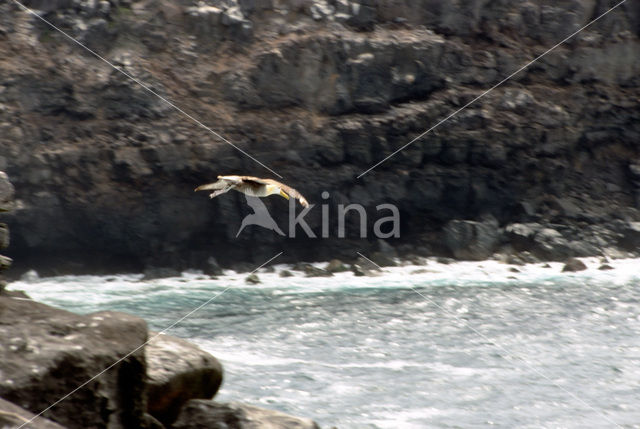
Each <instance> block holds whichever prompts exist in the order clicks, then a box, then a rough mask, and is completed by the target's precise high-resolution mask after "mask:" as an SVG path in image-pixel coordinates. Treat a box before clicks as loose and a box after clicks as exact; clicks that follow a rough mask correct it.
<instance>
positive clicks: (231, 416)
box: [172, 399, 319, 429]
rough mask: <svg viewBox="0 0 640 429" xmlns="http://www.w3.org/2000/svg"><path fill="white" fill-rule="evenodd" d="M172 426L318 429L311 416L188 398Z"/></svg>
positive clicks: (176, 428)
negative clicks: (297, 415)
mask: <svg viewBox="0 0 640 429" xmlns="http://www.w3.org/2000/svg"><path fill="white" fill-rule="evenodd" d="M172 427H173V429H201V428H208V429H319V426H318V425H317V424H316V423H315V422H314V421H312V420H310V419H305V418H300V417H294V416H290V415H288V414H284V413H281V412H279V411H272V410H266V409H264V408H258V407H254V406H252V405H246V404H240V403H235V402H232V403H228V404H221V403H217V402H213V401H206V400H202V399H192V400H191V401H189V402H187V404H186V405H185V406H184V408H183V409H182V411H181V412H180V416H179V417H178V420H177V421H176V422H175V423H174V424H173V426H172Z"/></svg>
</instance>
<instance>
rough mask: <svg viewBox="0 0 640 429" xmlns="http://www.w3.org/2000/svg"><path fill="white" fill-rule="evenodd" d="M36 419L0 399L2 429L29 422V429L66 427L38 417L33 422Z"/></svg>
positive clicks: (0, 423) (0, 425)
mask: <svg viewBox="0 0 640 429" xmlns="http://www.w3.org/2000/svg"><path fill="white" fill-rule="evenodd" d="M34 417H35V415H34V414H33V413H30V412H29V411H27V410H25V409H24V408H20V407H18V406H17V405H15V404H12V403H11V402H9V401H5V400H4V399H2V398H0V428H2V429H5V428H15V427H18V426H20V425H22V424H25V423H27V422H29V424H28V426H27V427H29V428H30V429H64V426H61V425H59V424H57V423H54V422H52V421H51V420H47V419H45V418H42V417H36V418H35V419H34V420H33V421H31V419H33V418H34Z"/></svg>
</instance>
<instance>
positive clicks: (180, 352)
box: [145, 332, 222, 426]
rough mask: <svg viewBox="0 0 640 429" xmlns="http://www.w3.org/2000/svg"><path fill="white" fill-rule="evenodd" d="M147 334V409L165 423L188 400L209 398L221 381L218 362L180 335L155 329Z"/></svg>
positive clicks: (166, 423)
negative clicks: (148, 338)
mask: <svg viewBox="0 0 640 429" xmlns="http://www.w3.org/2000/svg"><path fill="white" fill-rule="evenodd" d="M149 337H151V340H150V341H149V343H147V345H146V346H145V353H146V358H147V377H148V381H147V411H148V413H149V414H151V415H152V416H154V417H155V418H156V419H158V420H159V421H160V422H162V423H163V424H165V425H167V426H169V425H170V424H171V423H173V422H174V421H175V419H176V418H177V417H178V413H179V412H180V408H181V407H182V405H183V404H184V403H185V402H187V401H188V400H190V399H211V398H213V396H214V395H215V394H216V392H217V391H218V389H219V388H220V385H221V383H222V365H220V362H218V360H217V359H216V358H215V357H213V356H212V355H210V354H209V353H207V352H205V351H203V350H201V349H200V348H199V347H197V346H195V345H194V344H191V343H189V342H187V341H184V340H182V339H180V338H176V337H172V336H170V335H165V334H161V335H158V334H157V333H156V332H149Z"/></svg>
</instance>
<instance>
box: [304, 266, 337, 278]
mask: <svg viewBox="0 0 640 429" xmlns="http://www.w3.org/2000/svg"><path fill="white" fill-rule="evenodd" d="M304 273H305V275H306V276H307V277H331V276H332V275H333V273H332V272H331V271H329V270H324V269H322V268H318V267H314V266H313V265H311V264H309V265H307V266H306V267H305V268H304Z"/></svg>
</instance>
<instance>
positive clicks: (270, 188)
mask: <svg viewBox="0 0 640 429" xmlns="http://www.w3.org/2000/svg"><path fill="white" fill-rule="evenodd" d="M276 194H277V195H280V196H282V197H284V198H286V199H289V195H288V194H287V193H286V192H285V191H283V190H282V189H281V188H280V186H278V185H272V184H269V185H267V195H276Z"/></svg>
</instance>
